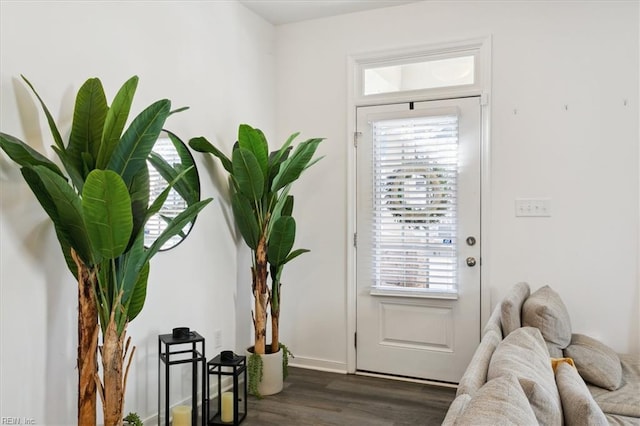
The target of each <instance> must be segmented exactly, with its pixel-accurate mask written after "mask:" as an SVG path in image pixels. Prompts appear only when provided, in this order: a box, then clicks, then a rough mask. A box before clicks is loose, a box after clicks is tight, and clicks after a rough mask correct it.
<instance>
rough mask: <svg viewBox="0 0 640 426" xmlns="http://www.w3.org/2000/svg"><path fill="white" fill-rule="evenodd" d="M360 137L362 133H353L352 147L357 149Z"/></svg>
mask: <svg viewBox="0 0 640 426" xmlns="http://www.w3.org/2000/svg"><path fill="white" fill-rule="evenodd" d="M360 136H362V132H353V146H354V147H356V148H357V147H358V138H360Z"/></svg>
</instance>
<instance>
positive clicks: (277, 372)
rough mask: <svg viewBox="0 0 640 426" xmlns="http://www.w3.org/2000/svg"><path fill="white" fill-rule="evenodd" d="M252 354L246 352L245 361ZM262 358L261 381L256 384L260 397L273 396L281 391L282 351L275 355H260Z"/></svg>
mask: <svg viewBox="0 0 640 426" xmlns="http://www.w3.org/2000/svg"><path fill="white" fill-rule="evenodd" d="M252 354H253V352H249V351H248V350H247V354H246V355H247V359H248V358H249V357H250V356H251V355H252ZM260 357H261V358H262V381H261V382H260V383H259V384H258V392H260V395H262V396H267V395H274V394H276V393H279V392H281V391H282V387H283V386H284V384H283V379H282V349H280V350H279V351H278V352H276V353H275V354H264V355H260Z"/></svg>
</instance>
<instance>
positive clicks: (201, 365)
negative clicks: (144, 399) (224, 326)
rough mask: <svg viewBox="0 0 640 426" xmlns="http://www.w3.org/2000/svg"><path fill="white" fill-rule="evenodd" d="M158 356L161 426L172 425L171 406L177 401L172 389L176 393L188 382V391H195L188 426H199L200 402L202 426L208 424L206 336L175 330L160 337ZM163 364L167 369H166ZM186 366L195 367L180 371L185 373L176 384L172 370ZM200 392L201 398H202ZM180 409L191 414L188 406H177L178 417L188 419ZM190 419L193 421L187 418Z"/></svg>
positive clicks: (192, 393) (192, 395)
mask: <svg viewBox="0 0 640 426" xmlns="http://www.w3.org/2000/svg"><path fill="white" fill-rule="evenodd" d="M158 354H159V356H158V426H163V425H164V426H169V425H170V417H171V416H170V414H171V413H170V412H169V407H171V405H172V404H171V403H172V402H174V403H175V402H176V401H172V400H171V390H172V386H173V389H174V391H175V389H176V388H180V387H183V386H184V384H185V383H186V384H187V388H189V387H190V388H191V389H190V390H191V410H190V412H191V418H190V422H188V421H187V422H186V424H191V425H193V426H195V425H197V424H198V418H199V416H198V403H200V404H201V409H202V413H201V414H202V416H201V417H200V419H202V421H201V422H200V424H202V425H204V424H205V423H204V419H206V418H207V416H206V410H207V404H206V399H205V398H206V397H207V392H206V389H205V386H206V385H207V377H206V369H205V363H206V358H205V353H204V337H202V336H201V335H200V334H198V333H196V332H195V331H189V329H188V328H186V327H179V328H174V329H173V333H171V334H161V335H159V336H158ZM163 364H164V368H162V365H163ZM185 364H190V365H191V371H188V370H186V369H184V368H183V369H182V370H181V371H178V372H180V373H182V375H181V376H180V378H179V379H180V380H173V384H172V380H171V374H170V367H171V366H175V365H185ZM174 370H179V369H174ZM185 373H186V374H185ZM176 382H177V383H176ZM199 390H200V397H198V391H199ZM181 397H182V396H181ZM178 409H186V410H187V411H188V406H187V407H185V406H180V407H175V408H174V417H176V416H178V415H180V420H182V419H183V418H184V417H185V414H186V416H188V412H186V413H185V412H181V411H178ZM177 420H178V419H177V418H174V420H173V424H174V425H176V424H180V423H182V421H177ZM186 420H189V419H188V418H187V419H186Z"/></svg>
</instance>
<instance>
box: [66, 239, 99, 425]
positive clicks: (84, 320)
mask: <svg viewBox="0 0 640 426" xmlns="http://www.w3.org/2000/svg"><path fill="white" fill-rule="evenodd" d="M71 257H72V258H73V261H74V262H75V263H76V265H77V266H78V424H79V425H83V426H84V425H87V426H95V424H96V382H95V380H94V375H95V374H96V371H97V370H98V362H97V359H96V348H97V344H98V334H97V332H98V308H97V306H96V299H95V295H94V287H95V285H96V271H95V270H94V269H90V268H88V267H87V266H86V265H85V264H84V262H83V261H82V260H81V259H80V257H79V256H78V254H77V253H76V252H75V250H73V249H71Z"/></svg>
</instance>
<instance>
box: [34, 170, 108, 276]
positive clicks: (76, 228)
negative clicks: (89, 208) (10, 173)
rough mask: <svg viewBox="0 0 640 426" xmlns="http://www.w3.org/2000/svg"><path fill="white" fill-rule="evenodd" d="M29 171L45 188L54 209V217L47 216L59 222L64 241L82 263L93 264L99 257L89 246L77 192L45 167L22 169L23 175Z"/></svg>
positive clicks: (89, 242) (89, 240)
mask: <svg viewBox="0 0 640 426" xmlns="http://www.w3.org/2000/svg"><path fill="white" fill-rule="evenodd" d="M31 172H35V173H36V174H37V175H38V177H39V179H40V181H41V183H42V188H45V190H46V191H47V193H48V195H47V198H48V200H49V201H50V202H51V203H52V204H53V207H54V208H55V210H56V215H55V217H54V216H51V215H49V217H51V219H52V220H57V221H58V222H59V223H57V226H58V227H59V228H60V230H61V232H62V233H63V234H64V236H65V239H66V241H68V242H69V245H70V246H71V247H73V248H74V249H75V251H76V252H77V253H78V255H79V256H80V258H81V259H82V260H83V261H84V263H85V264H87V265H89V266H91V265H94V264H95V263H96V261H99V259H96V258H95V254H94V252H93V249H92V246H91V239H90V237H89V233H88V231H87V227H86V225H85V222H84V217H83V214H82V202H81V200H80V197H79V196H78V194H77V193H76V192H75V191H74V190H73V188H71V186H69V184H68V183H67V181H66V180H65V179H64V178H63V177H61V176H60V175H58V174H57V173H55V172H53V171H51V170H50V169H49V168H47V167H44V166H34V167H30V168H23V169H22V173H23V175H25V174H30V173H31ZM25 179H27V181H29V180H33V177H29V178H27V176H25ZM43 207H44V206H43ZM46 210H47V209H46V208H45V211H46ZM47 213H49V212H48V211H47Z"/></svg>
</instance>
